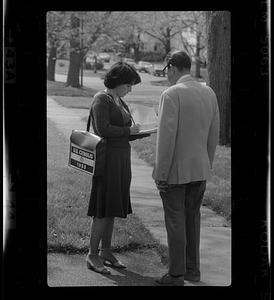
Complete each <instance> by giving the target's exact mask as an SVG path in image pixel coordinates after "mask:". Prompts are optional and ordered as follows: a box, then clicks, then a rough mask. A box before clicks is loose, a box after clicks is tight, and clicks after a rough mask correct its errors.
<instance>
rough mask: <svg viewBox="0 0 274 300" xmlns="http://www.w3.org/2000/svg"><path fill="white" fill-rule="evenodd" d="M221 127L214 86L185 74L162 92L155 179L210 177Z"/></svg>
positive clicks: (181, 180) (171, 181)
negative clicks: (212, 87) (204, 83)
mask: <svg viewBox="0 0 274 300" xmlns="http://www.w3.org/2000/svg"><path fill="white" fill-rule="evenodd" d="M219 127H220V117H219V109H218V103H217V98H216V95H215V93H214V92H213V90H212V89H211V88H210V87H208V86H205V85H203V84H201V83H199V82H197V81H196V80H194V79H193V78H192V77H191V76H190V75H184V76H182V77H181V78H180V79H179V80H178V81H177V83H176V84H175V85H173V86H171V87H169V88H168V89H166V90H165V91H164V92H163V93H162V95H161V99H160V103H159V114H158V132H157V142H156V162H155V166H154V170H153V174H152V177H153V179H154V180H162V181H167V183H168V184H184V183H189V182H192V181H200V180H208V179H209V178H210V176H211V168H212V163H213V159H214V154H215V150H216V146H217V144H218V141H219Z"/></svg>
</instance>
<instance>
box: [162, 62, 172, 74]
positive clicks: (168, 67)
mask: <svg viewBox="0 0 274 300" xmlns="http://www.w3.org/2000/svg"><path fill="white" fill-rule="evenodd" d="M171 66H172V64H171V63H170V62H168V63H167V65H166V66H165V67H164V68H163V72H165V70H166V69H168V70H169V69H170V67H171Z"/></svg>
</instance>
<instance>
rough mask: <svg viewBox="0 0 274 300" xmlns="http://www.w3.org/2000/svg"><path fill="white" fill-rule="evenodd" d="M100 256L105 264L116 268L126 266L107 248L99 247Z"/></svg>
mask: <svg viewBox="0 0 274 300" xmlns="http://www.w3.org/2000/svg"><path fill="white" fill-rule="evenodd" d="M99 256H100V258H101V259H102V261H103V263H104V264H105V265H106V266H110V267H114V268H118V269H125V268H126V266H125V265H124V264H123V263H121V262H120V261H119V260H118V259H117V258H116V257H115V256H114V255H113V254H112V253H111V251H110V250H109V249H101V252H100V255H99Z"/></svg>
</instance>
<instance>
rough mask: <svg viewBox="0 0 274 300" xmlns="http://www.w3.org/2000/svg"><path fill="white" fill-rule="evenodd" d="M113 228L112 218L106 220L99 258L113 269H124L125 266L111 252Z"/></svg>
mask: <svg viewBox="0 0 274 300" xmlns="http://www.w3.org/2000/svg"><path fill="white" fill-rule="evenodd" d="M113 226H114V217H110V218H107V221H106V228H105V231H104V233H103V237H102V247H101V251H100V257H101V258H102V259H103V260H104V261H108V262H109V263H110V264H111V265H112V266H113V267H117V268H125V267H126V266H125V265H124V264H122V263H121V262H120V261H119V260H118V259H117V258H116V257H115V256H114V255H113V254H112V251H111V238H112V232H113Z"/></svg>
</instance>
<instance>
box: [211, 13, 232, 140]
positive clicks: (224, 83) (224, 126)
mask: <svg viewBox="0 0 274 300" xmlns="http://www.w3.org/2000/svg"><path fill="white" fill-rule="evenodd" d="M230 24H231V23H230V13H229V12H226V11H217V12H211V13H208V15H207V25H208V28H207V33H208V36H207V37H208V51H207V54H208V66H207V70H208V84H209V86H210V87H212V89H213V90H214V91H215V93H216V96H217V99H218V104H219V109H220V145H230V142H231V129H230V127H231V107H230V106H231V92H230V89H231V78H230V76H231V50H230V49H231V45H230V41H231V35H230V29H231V27H230Z"/></svg>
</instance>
